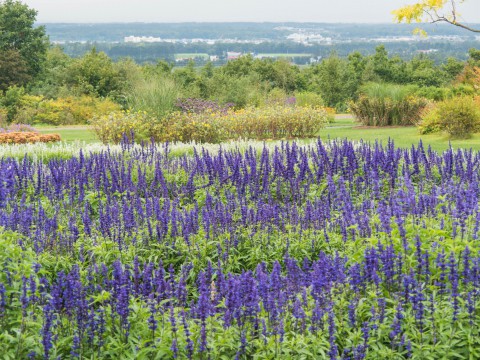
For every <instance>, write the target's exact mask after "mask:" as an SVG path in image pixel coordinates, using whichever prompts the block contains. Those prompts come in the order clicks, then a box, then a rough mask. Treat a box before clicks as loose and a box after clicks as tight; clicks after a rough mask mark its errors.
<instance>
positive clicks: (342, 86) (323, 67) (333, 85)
mask: <svg viewBox="0 0 480 360" xmlns="http://www.w3.org/2000/svg"><path fill="white" fill-rule="evenodd" d="M353 74H354V68H353V67H351V66H349V64H348V62H347V61H346V60H344V59H340V58H339V57H338V56H337V55H336V54H332V55H331V56H330V57H329V58H327V59H325V60H323V61H322V62H321V63H320V64H317V65H314V66H312V67H311V68H310V69H308V70H307V74H306V78H307V79H308V80H307V81H308V85H307V88H308V90H309V91H312V92H315V93H318V94H320V95H321V97H322V99H324V100H325V104H326V105H327V106H329V107H334V108H336V109H337V110H338V111H342V110H345V108H346V102H347V101H348V100H349V99H352V98H354V97H355V96H356V92H357V90H358V87H359V85H360V83H359V79H358V77H357V76H355V75H353Z"/></svg>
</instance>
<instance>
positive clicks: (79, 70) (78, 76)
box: [66, 48, 124, 98]
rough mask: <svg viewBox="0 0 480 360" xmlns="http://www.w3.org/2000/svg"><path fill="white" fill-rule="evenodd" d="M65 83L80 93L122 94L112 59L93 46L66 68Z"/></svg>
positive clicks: (99, 94) (120, 82)
mask: <svg viewBox="0 0 480 360" xmlns="http://www.w3.org/2000/svg"><path fill="white" fill-rule="evenodd" d="M66 83H67V85H69V86H72V87H73V88H74V89H76V90H77V91H79V92H80V93H81V94H86V95H91V96H98V97H112V98H116V97H118V96H121V95H122V94H121V93H122V90H123V85H124V84H123V82H122V79H121V76H120V74H119V72H118V71H117V69H115V66H114V64H113V61H112V59H110V58H109V57H108V56H107V55H106V54H105V53H104V52H98V51H97V50H96V49H95V48H93V49H92V50H91V51H90V52H89V53H87V54H85V56H83V57H82V58H80V59H77V60H75V61H74V62H73V63H72V64H71V65H70V66H69V67H68V68H67V70H66Z"/></svg>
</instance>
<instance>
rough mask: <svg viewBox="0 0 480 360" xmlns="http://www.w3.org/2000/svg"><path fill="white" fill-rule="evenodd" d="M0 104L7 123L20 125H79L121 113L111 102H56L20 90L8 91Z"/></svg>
mask: <svg viewBox="0 0 480 360" xmlns="http://www.w3.org/2000/svg"><path fill="white" fill-rule="evenodd" d="M0 104H1V105H2V106H3V107H5V108H6V109H7V113H8V117H7V120H8V121H9V122H15V123H19V124H49V125H55V126H58V125H78V124H86V123H87V121H88V120H89V119H90V118H92V117H93V116H95V115H103V114H108V113H110V112H112V111H118V110H120V106H119V105H117V104H115V103H114V102H113V101H111V100H108V99H105V100H102V99H97V98H92V97H89V96H81V97H66V98H58V99H56V100H52V99H45V98H43V97H42V96H32V95H26V94H25V92H24V90H23V89H22V88H16V87H13V88H10V89H9V90H8V91H7V92H6V93H5V96H4V97H3V98H0Z"/></svg>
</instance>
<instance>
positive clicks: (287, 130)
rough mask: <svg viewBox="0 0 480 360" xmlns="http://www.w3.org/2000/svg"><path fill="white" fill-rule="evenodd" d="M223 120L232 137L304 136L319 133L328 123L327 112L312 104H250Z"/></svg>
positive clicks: (223, 125)
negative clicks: (270, 105) (265, 105)
mask: <svg viewBox="0 0 480 360" xmlns="http://www.w3.org/2000/svg"><path fill="white" fill-rule="evenodd" d="M221 123H222V128H223V129H225V131H226V132H227V137H228V138H233V139H235V138H245V139H282V138H290V139H291V138H297V137H298V138H300V137H301V138H305V137H315V136H317V134H318V132H319V130H320V129H321V128H322V127H324V126H325V124H326V123H328V113H327V111H326V110H324V109H323V108H318V109H317V108H311V107H296V106H275V107H263V108H253V107H250V108H246V109H242V110H238V111H236V112H230V113H228V114H227V116H225V117H224V118H222V119H221Z"/></svg>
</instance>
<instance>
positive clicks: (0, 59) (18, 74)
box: [0, 50, 31, 93]
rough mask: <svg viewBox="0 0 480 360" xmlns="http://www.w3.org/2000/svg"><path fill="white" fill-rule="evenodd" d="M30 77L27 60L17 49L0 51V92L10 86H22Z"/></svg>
mask: <svg viewBox="0 0 480 360" xmlns="http://www.w3.org/2000/svg"><path fill="white" fill-rule="evenodd" d="M30 79H31V76H30V74H29V71H28V66H27V62H26V61H25V60H24V59H23V58H22V56H21V55H20V53H19V52H18V50H6V51H2V52H0V93H1V92H2V91H5V90H7V89H8V88H9V87H11V86H24V85H26V84H27V83H28V82H29V81H30Z"/></svg>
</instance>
